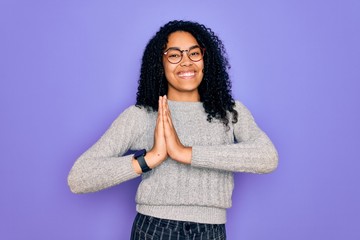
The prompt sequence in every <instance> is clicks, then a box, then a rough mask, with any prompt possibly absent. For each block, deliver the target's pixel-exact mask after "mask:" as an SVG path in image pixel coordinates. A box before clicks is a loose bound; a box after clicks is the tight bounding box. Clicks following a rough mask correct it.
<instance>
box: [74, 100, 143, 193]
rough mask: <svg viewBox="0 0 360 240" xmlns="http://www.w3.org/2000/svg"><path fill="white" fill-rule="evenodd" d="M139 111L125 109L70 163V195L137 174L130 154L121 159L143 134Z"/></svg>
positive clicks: (114, 183) (101, 187)
mask: <svg viewBox="0 0 360 240" xmlns="http://www.w3.org/2000/svg"><path fill="white" fill-rule="evenodd" d="M142 113H143V112H142V111H141V109H139V108H137V107H135V106H132V107H129V108H128V109H126V110H125V111H124V112H123V113H122V114H120V115H119V116H118V118H117V119H116V120H115V121H114V122H113V123H112V124H111V126H110V128H109V129H108V130H107V131H106V132H105V133H104V134H103V136H102V137H101V138H100V139H99V140H98V141H97V142H96V143H95V144H94V145H93V146H92V147H90V148H89V149H88V150H87V151H86V152H85V153H83V154H82V155H81V156H80V157H79V158H78V159H77V160H76V162H75V163H74V165H73V167H72V169H71V170H70V173H69V175H68V185H69V187H70V189H71V191H72V192H73V193H87V192H95V191H99V190H101V189H105V188H108V187H111V186H114V185H117V184H119V183H122V182H124V181H127V180H130V179H133V178H135V177H137V176H140V175H138V174H137V173H136V172H135V171H134V169H133V167H132V155H128V156H122V155H123V154H124V153H126V152H127V151H128V150H129V149H131V146H132V144H133V143H134V142H135V141H136V139H138V138H139V137H140V136H141V135H142V134H143V133H144V132H145V130H144V129H145V128H146V126H144V124H140V123H139V119H144V116H140V115H141V114H142Z"/></svg>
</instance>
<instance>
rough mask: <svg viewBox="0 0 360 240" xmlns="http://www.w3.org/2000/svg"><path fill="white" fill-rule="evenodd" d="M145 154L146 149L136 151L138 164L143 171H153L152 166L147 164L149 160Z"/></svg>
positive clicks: (135, 155)
mask: <svg viewBox="0 0 360 240" xmlns="http://www.w3.org/2000/svg"><path fill="white" fill-rule="evenodd" d="M145 155H146V150H145V149H142V150H139V151H137V152H135V154H134V159H136V161H137V163H138V165H139V166H140V168H141V172H142V173H146V172H149V171H151V167H149V165H148V164H147V162H146V160H145V158H144V157H145Z"/></svg>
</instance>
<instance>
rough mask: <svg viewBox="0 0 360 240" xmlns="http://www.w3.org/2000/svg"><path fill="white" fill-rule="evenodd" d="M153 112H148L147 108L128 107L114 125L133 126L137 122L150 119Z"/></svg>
mask: <svg viewBox="0 0 360 240" xmlns="http://www.w3.org/2000/svg"><path fill="white" fill-rule="evenodd" d="M153 114H154V112H153V111H148V110H147V109H146V108H145V107H141V106H136V105H131V106H129V107H127V108H126V109H125V110H124V111H123V112H122V113H120V115H118V117H117V118H116V119H115V121H114V122H113V124H115V125H116V124H119V123H121V124H123V123H127V124H132V123H137V122H144V120H145V121H146V119H148V118H149V117H150V116H151V115H153Z"/></svg>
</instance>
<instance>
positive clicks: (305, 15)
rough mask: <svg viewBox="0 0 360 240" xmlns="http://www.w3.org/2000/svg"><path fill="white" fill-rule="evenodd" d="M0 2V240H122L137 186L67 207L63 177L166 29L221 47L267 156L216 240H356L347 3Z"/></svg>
mask: <svg viewBox="0 0 360 240" xmlns="http://www.w3.org/2000/svg"><path fill="white" fill-rule="evenodd" d="M170 2H171V1H165V0H162V1H137V0H136V1H128V2H125V1H110V0H109V1H106V0H105V1H94V0H92V1H69V0H66V1H65V0H61V1H60V0H54V1H45V0H44V1H20V0H19V1H16V0H1V2H0V69H1V70H0V80H1V83H0V98H1V99H0V100H1V101H0V110H1V119H0V121H1V124H0V138H1V139H0V148H1V167H0V183H1V198H0V221H1V222H0V239H4V240H5V239H6V240H11V239H36V240H43V239H44V240H45V239H46V240H47V239H52V240H60V239H61V240H63V239H66V240H72V239H86V240H115V239H128V237H129V234H130V228H131V224H132V221H133V217H134V215H135V204H134V197H135V192H136V186H137V184H138V181H139V179H136V180H132V181H129V182H126V183H124V184H121V185H119V186H116V187H113V188H111V189H108V190H104V191H101V192H97V193H94V194H86V195H74V194H72V193H71V192H70V191H69V189H68V187H67V182H66V178H67V174H68V171H69V170H70V168H71V166H72V164H73V163H74V161H75V159H76V158H77V157H78V156H79V155H80V154H81V153H82V152H83V151H85V150H86V149H87V148H88V147H90V146H91V145H92V144H93V143H94V142H95V141H96V140H97V139H98V138H99V137H100V136H101V134H102V133H103V132H104V131H105V130H106V129H107V127H108V126H109V124H110V123H111V122H112V121H113V120H114V119H115V118H116V116H117V115H118V114H119V113H120V112H122V111H123V110H124V108H126V107H127V106H129V105H130V104H133V103H134V101H135V93H136V89H137V80H138V77H139V69H140V59H141V55H142V52H143V50H144V47H145V45H146V43H147V41H148V40H149V39H150V37H151V36H152V35H153V34H154V33H155V32H156V31H157V30H158V28H159V27H160V26H161V25H163V24H164V23H166V22H168V21H169V20H172V19H186V20H195V21H199V22H201V23H204V24H205V25H207V26H208V27H211V28H212V29H213V30H214V31H215V32H216V33H217V34H218V35H219V36H220V38H221V39H222V40H223V42H224V44H225V46H226V48H227V51H228V55H229V59H230V63H231V65H232V68H231V71H230V74H231V77H232V81H233V94H234V97H235V98H236V99H240V100H241V101H243V102H244V104H245V105H247V106H248V108H249V109H250V110H251V111H252V113H253V115H254V117H255V119H256V120H257V122H258V124H259V125H260V126H261V128H262V129H263V130H264V131H266V132H267V133H268V134H269V136H270V137H271V139H272V140H273V141H274V143H275V145H276V146H277V148H278V151H279V154H280V162H279V167H278V169H277V170H276V171H275V172H274V173H272V174H268V175H252V174H236V177H235V191H234V194H233V207H232V208H231V209H230V210H229V211H228V224H227V231H228V239H230V240H233V239H245V240H262V239H272V240H289V239H292V240H300V239H301V240H303V239H316V240H318V239H327V240H328V239H331V240H332V239H334V240H335V239H347V240H348V239H360V230H359V221H360V220H359V218H360V204H359V203H360V187H359V177H358V171H359V170H360V157H359V153H358V150H359V148H360V140H359V133H360V127H359V125H360V124H359V122H360V107H359V103H360V97H359V95H360V94H359V90H360V86H359V80H360V61H359V58H360V57H359V56H360V44H359V43H360V1H358V0H353V1H350V0H322V1H321V0H305V1H294V0H277V1H268V0H251V1H250V0H246V1H245V0H244V1H215V0H212V1H200V0H199V1H190V0H183V1H178V2H173V3H170Z"/></svg>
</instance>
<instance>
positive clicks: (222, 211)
mask: <svg viewBox="0 0 360 240" xmlns="http://www.w3.org/2000/svg"><path fill="white" fill-rule="evenodd" d="M169 108H170V111H171V116H172V120H173V124H174V126H175V129H176V131H177V134H178V136H179V138H180V140H181V142H182V144H183V145H184V146H192V160H191V165H185V164H181V163H178V162H176V161H174V160H172V159H171V158H168V159H166V160H165V161H164V162H163V163H162V164H161V165H159V166H158V167H156V168H155V169H153V170H152V171H150V172H147V173H144V174H142V175H141V177H142V181H141V183H140V185H139V187H138V190H137V194H136V203H137V207H136V208H137V211H138V212H140V213H142V214H145V215H150V216H154V217H159V218H166V219H173V220H181V221H193V222H200V223H212V224H222V223H225V222H226V209H227V208H229V207H231V195H232V191H233V187H234V181H233V172H251V173H268V172H271V171H273V170H274V169H275V168H276V167H277V162H278V156H277V152H276V149H275V148H274V146H273V144H272V143H271V141H270V139H269V138H268V137H267V135H266V134H265V133H264V132H263V131H261V130H260V128H259V127H258V126H257V125H256V123H255V121H254V119H253V117H252V115H251V113H250V112H249V111H248V110H247V108H246V107H245V106H244V105H243V104H241V103H240V102H238V101H236V107H235V109H236V111H237V112H238V122H237V123H235V124H233V123H232V122H231V119H230V122H229V129H228V130H227V129H226V127H225V126H224V125H223V124H222V123H221V122H220V121H219V120H217V119H213V120H212V122H208V121H207V120H206V118H207V114H206V113H205V111H204V108H203V106H202V103H201V102H175V101H170V100H169ZM229 115H230V114H229ZM156 118H157V112H148V111H146V110H145V109H144V108H138V107H136V106H130V107H129V108H127V109H126V110H125V111H124V112H123V113H122V114H120V116H119V117H118V118H117V119H116V120H115V121H114V122H113V123H112V125H111V126H110V128H109V129H108V130H107V131H106V132H105V134H104V135H103V136H102V137H101V138H100V139H99V140H98V141H97V142H96V143H95V144H94V145H93V146H92V147H91V148H90V149H88V150H87V151H86V152H85V153H83V154H82V155H81V156H80V157H79V158H78V159H77V161H76V162H75V164H74V166H73V167H72V169H71V171H70V174H69V176H68V183H69V186H70V188H71V190H72V191H73V192H74V193H86V192H95V191H99V190H101V189H104V188H108V187H111V186H114V185H117V184H120V183H121V182H124V181H127V180H130V179H133V178H136V177H138V176H140V175H138V174H137V173H135V171H134V169H133V167H132V155H127V156H123V154H124V153H126V152H127V151H128V150H139V149H143V148H145V149H147V150H150V149H151V148H152V146H153V142H154V129H155V123H156Z"/></svg>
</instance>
